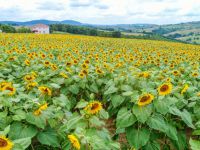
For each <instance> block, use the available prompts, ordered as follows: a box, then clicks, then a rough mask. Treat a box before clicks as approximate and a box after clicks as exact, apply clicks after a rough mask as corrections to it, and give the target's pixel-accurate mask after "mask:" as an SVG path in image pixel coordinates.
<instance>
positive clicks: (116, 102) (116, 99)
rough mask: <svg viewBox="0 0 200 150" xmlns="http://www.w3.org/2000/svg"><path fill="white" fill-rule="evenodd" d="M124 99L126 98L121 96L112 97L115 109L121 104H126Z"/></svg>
mask: <svg viewBox="0 0 200 150" xmlns="http://www.w3.org/2000/svg"><path fill="white" fill-rule="evenodd" d="M124 99H125V98H124V97H122V96H121V95H113V96H112V97H111V102H112V105H113V107H114V108H115V107H117V106H119V105H120V104H121V103H123V102H124Z"/></svg>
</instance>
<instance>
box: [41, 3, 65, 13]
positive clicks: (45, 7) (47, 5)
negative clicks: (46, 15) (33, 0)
mask: <svg viewBox="0 0 200 150" xmlns="http://www.w3.org/2000/svg"><path fill="white" fill-rule="evenodd" d="M64 8H65V7H64V5H63V4H62V3H59V2H56V1H55V2H48V1H46V2H42V3H41V4H40V5H39V7H38V9H39V10H47V11H48V10H62V9H64Z"/></svg>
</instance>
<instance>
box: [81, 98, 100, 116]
mask: <svg viewBox="0 0 200 150" xmlns="http://www.w3.org/2000/svg"><path fill="white" fill-rule="evenodd" d="M101 109H102V104H101V103H100V102H99V101H93V102H90V103H89V104H88V105H87V106H86V107H85V108H84V110H85V111H86V112H87V113H88V114H92V115H94V114H97V113H98V112H99V111H100V110H101Z"/></svg>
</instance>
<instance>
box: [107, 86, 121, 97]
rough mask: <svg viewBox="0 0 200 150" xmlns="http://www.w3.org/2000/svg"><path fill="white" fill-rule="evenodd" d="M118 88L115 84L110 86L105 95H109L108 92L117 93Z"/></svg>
mask: <svg viewBox="0 0 200 150" xmlns="http://www.w3.org/2000/svg"><path fill="white" fill-rule="evenodd" d="M117 90H118V88H116V87H114V86H111V87H109V88H108V89H107V90H106V91H105V93H104V94H105V95H108V94H112V93H115V92H117Z"/></svg>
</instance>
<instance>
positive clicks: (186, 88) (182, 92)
mask: <svg viewBox="0 0 200 150" xmlns="http://www.w3.org/2000/svg"><path fill="white" fill-rule="evenodd" d="M188 88H189V85H188V84H185V86H184V88H183V89H182V90H181V95H183V94H184V93H185V92H186V91H187V90H188Z"/></svg>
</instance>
